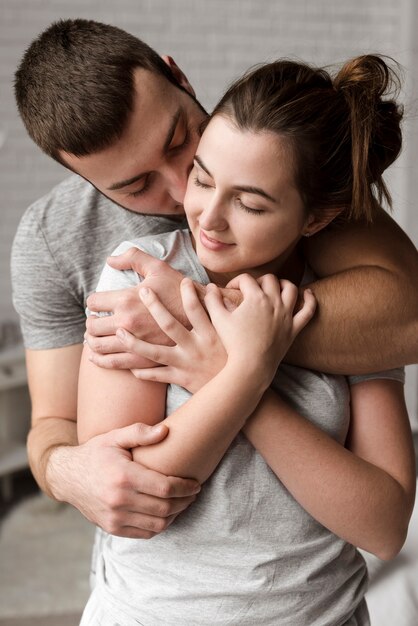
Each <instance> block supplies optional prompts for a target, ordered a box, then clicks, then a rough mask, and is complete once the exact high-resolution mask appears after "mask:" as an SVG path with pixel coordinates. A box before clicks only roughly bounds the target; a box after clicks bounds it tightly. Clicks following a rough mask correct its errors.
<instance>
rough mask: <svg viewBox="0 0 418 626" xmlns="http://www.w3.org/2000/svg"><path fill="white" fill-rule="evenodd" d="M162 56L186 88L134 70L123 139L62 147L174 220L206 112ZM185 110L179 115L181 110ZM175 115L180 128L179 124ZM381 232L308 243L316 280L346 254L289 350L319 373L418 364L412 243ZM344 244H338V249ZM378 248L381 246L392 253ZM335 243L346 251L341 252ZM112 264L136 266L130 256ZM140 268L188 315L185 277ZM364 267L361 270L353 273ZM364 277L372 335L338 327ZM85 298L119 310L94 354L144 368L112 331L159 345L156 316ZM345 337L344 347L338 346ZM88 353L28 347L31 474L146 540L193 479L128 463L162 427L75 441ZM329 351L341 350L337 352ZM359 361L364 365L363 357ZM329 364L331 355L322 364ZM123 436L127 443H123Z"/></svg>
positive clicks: (99, 518)
mask: <svg viewBox="0 0 418 626" xmlns="http://www.w3.org/2000/svg"><path fill="white" fill-rule="evenodd" d="M165 60H166V62H167V63H168V64H169V65H170V67H171V68H172V70H173V72H174V74H175V76H176V77H177V79H178V81H179V84H180V85H181V86H182V87H183V88H184V89H185V91H182V90H179V89H177V88H176V87H175V86H174V85H171V84H170V83H167V82H165V81H164V80H163V79H161V78H160V77H158V76H155V75H149V74H148V72H146V71H145V70H137V73H136V78H137V79H138V82H140V85H139V86H138V99H139V100H138V101H139V105H138V107H139V108H138V118H137V115H136V110H135V114H134V115H133V117H132V119H131V120H130V122H129V124H128V127H127V129H126V132H125V133H124V134H123V135H122V137H121V138H120V139H119V140H118V141H116V142H115V143H114V144H113V145H111V146H110V147H109V148H107V149H105V150H103V151H100V152H98V153H95V154H93V155H89V156H86V157H81V158H77V157H75V156H74V155H70V154H64V153H63V154H62V155H61V156H62V158H63V160H64V162H65V163H66V164H67V165H68V166H69V167H70V168H71V169H72V170H73V171H75V172H77V173H79V174H80V175H81V176H83V177H84V178H86V179H87V180H89V181H90V182H91V183H92V184H93V185H94V186H96V187H97V189H99V190H100V191H102V192H103V193H105V195H107V196H108V197H109V198H112V199H114V200H115V201H116V202H117V203H118V204H121V205H122V206H126V207H127V208H129V209H131V210H134V211H137V212H140V213H150V212H158V213H160V214H161V213H164V214H171V215H172V214H173V212H174V217H177V216H179V215H180V214H181V212H182V209H181V202H182V198H183V195H184V190H185V188H186V183H187V177H188V174H189V172H190V169H191V167H192V159H193V155H194V152H195V148H196V145H197V141H198V128H199V125H200V123H201V121H202V120H203V119H204V117H205V114H204V112H203V111H202V109H201V108H200V106H199V105H198V104H196V102H195V100H194V99H192V98H191V97H190V94H192V93H193V92H192V89H191V87H190V85H189V83H188V82H187V79H186V78H185V77H184V75H183V74H182V73H181V72H180V70H179V69H178V68H177V67H176V66H175V64H174V62H173V61H172V60H171V59H169V58H167V59H165ZM161 81H162V82H161ZM142 85H144V87H142ZM145 87H146V88H145ZM161 93H163V94H164V97H163V98H161ZM150 94H153V95H154V99H152V98H151V97H150V98H149V100H147V97H148V96H149V95H150ZM162 102H164V107H163V108H161V103H162ZM179 111H180V116H179V117H177V118H176V116H177V114H178V112H179ZM139 118H140V119H141V120H142V123H141V122H140V121H138V119H139ZM176 119H177V125H174V126H173V120H174V121H176ZM144 121H145V122H146V123H144ZM144 129H152V133H153V134H152V140H148V132H145V131H144ZM171 133H172V134H171ZM144 173H146V176H145V177H141V178H139V179H138V180H136V181H135V183H131V184H130V185H126V186H124V187H123V188H118V189H115V188H113V189H110V188H111V187H112V186H113V187H114V186H115V184H117V185H119V184H120V183H121V182H123V181H125V182H126V181H128V180H130V179H132V178H135V177H138V176H140V175H141V174H144ZM145 186H146V187H145ZM144 189H145V190H144ZM139 192H140V193H139ZM133 194H135V195H133ZM374 232H375V231H372V232H371V233H370V236H369V237H368V240H367V246H366V247H364V246H363V245H362V246H361V249H357V245H356V239H355V237H354V239H353V237H351V236H350V234H349V232H348V230H347V231H344V233H336V234H333V235H332V236H329V237H328V238H327V237H325V240H324V246H325V247H326V254H325V253H324V256H329V259H327V261H325V262H323V263H322V264H321V261H320V259H321V255H322V254H323V253H322V252H321V251H320V250H318V249H316V248H315V246H313V247H312V250H313V252H312V253H311V252H310V251H309V246H310V245H311V240H309V243H308V249H307V256H308V259H309V262H310V264H311V265H312V267H313V269H314V270H315V271H317V267H316V266H318V267H319V269H320V271H319V272H317V273H318V274H319V275H320V276H326V275H327V274H332V273H333V272H334V258H336V256H337V257H338V256H339V262H340V267H341V269H340V273H339V274H338V277H333V278H327V279H326V280H325V281H320V282H318V283H315V285H312V289H313V291H314V292H315V295H316V297H317V299H318V301H319V303H320V307H319V314H318V315H317V316H316V317H315V319H314V320H313V322H312V324H310V325H309V327H311V328H312V330H310V328H309V327H308V328H307V329H306V330H305V331H304V333H303V335H302V337H303V342H302V343H300V344H299V347H298V345H297V341H296V342H295V346H296V348H292V350H291V352H290V353H289V354H288V357H287V358H288V360H290V361H291V362H296V363H299V364H301V365H306V366H311V367H315V366H316V367H318V368H320V369H324V371H330V370H331V371H339V370H341V369H342V368H345V369H346V371H351V372H355V371H361V370H362V369H363V370H365V371H371V370H375V369H378V368H381V367H384V366H390V365H399V364H400V363H405V362H413V361H414V360H416V356H417V353H418V347H417V340H416V337H417V336H418V332H417V317H418V316H417V311H418V293H417V290H415V291H414V290H413V289H412V284H413V281H412V277H413V276H414V275H415V276H416V273H417V270H418V258H417V254H416V250H415V248H414V247H413V246H412V244H411V243H410V242H408V241H407V240H406V239H405V235H404V234H403V233H402V231H400V229H398V228H397V227H396V226H395V225H394V223H393V222H391V221H390V220H389V223H388V222H387V221H384V223H381V222H379V220H378V230H377V236H376V237H375V236H374ZM313 239H315V237H314V238H312V240H313ZM341 241H343V243H344V245H343V246H340V242H341ZM350 241H351V243H350ZM382 242H383V245H382ZM389 244H390V245H389ZM382 250H386V251H385V253H382ZM400 250H403V251H404V252H403V255H404V256H403V258H402V261H399V258H400V256H399V251H400ZM336 251H339V252H341V251H342V252H341V254H340V255H336ZM362 259H364V262H362V263H361V264H362V265H366V267H359V268H358V270H354V275H353V270H350V271H349V269H348V268H352V267H353V265H356V264H358V263H359V262H360V261H359V260H362ZM115 263H116V264H117V263H119V264H120V265H123V264H124V263H125V264H127V266H128V265H129V266H130V264H129V263H130V262H129V261H126V259H125V260H119V261H115ZM134 267H135V269H136V270H137V271H140V273H141V274H143V275H145V276H146V277H147V278H146V281H148V283H149V285H150V286H152V288H153V289H154V290H155V292H156V293H157V294H158V295H159V296H160V298H161V300H162V302H163V303H165V304H167V306H168V307H169V308H170V309H171V310H172V311H173V312H174V313H175V314H176V317H177V318H178V319H182V320H183V321H185V317H184V311H183V309H182V306H181V302H180V300H179V296H178V288H179V285H180V282H181V279H182V276H179V275H178V274H176V273H175V272H174V270H169V269H168V268H167V267H166V266H164V265H163V264H162V263H161V262H157V261H155V260H154V259H150V258H148V257H147V258H145V259H144V257H143V256H142V257H141V258H140V260H139V261H138V257H137V263H136V264H135V265H134ZM330 268H331V271H330ZM357 271H358V272H359V274H360V275H359V276H358V277H357V275H356V272H357ZM360 282H361V284H363V285H364V288H363V290H362V294H363V298H364V300H365V302H364V303H363V306H364V309H363V311H364V318H365V319H366V318H367V327H369V325H370V324H372V326H373V325H374V324H375V322H373V321H371V322H370V317H369V314H370V311H371V310H374V307H372V304H374V303H375V302H376V301H377V300H378V298H379V294H382V295H381V296H380V297H381V299H383V300H384V302H382V303H381V308H380V309H379V310H381V311H382V315H381V319H380V318H379V320H378V324H377V329H378V330H379V332H380V334H379V333H377V334H375V333H369V332H367V333H365V332H364V327H362V326H361V325H358V324H357V323H354V324H353V328H349V329H347V332H346V333H342V332H341V325H339V324H338V323H336V320H337V321H338V317H339V315H340V316H341V317H342V318H343V319H351V317H352V310H351V309H352V302H353V301H354V297H353V294H357V285H358V284H359V283H360ZM146 284H147V283H146ZM373 286H374V288H373ZM406 286H408V289H406ZM376 287H377V289H376ZM388 293H395V294H396V297H394V298H392V297H391V298H388V297H387V295H386V294H388ZM342 294H343V295H344V297H342ZM233 297H234V296H233V295H232V294H231V298H233ZM201 298H202V299H203V298H204V293H201ZM368 298H369V300H370V302H369V301H368ZM337 300H338V305H337V302H336V301H337ZM340 300H341V303H342V304H341V305H340V304H339V302H340ZM327 302H328V303H330V306H329V307H327V306H326V303H327ZM88 306H89V308H90V309H91V310H93V311H96V310H97V311H99V310H107V311H113V313H114V315H113V316H111V317H110V318H108V319H104V318H103V319H99V320H93V319H91V318H90V320H89V321H88V330H89V335H88V340H89V344H90V346H91V347H92V348H93V349H97V350H98V352H97V353H94V355H93V356H92V358H93V359H95V361H96V362H100V364H101V365H104V366H107V367H109V366H110V367H122V368H135V367H140V366H141V365H143V358H142V357H140V356H139V357H138V356H137V355H136V354H134V353H123V352H122V351H123V344H122V343H121V342H120V340H119V339H118V338H117V337H116V336H115V332H116V330H117V328H118V327H122V326H123V327H125V328H127V329H128V330H132V331H134V332H135V333H137V334H138V333H139V331H138V329H139V328H142V329H144V328H145V332H144V331H143V333H142V337H143V338H145V339H150V340H153V341H154V342H158V340H161V336H162V335H161V331H159V329H158V328H157V326H156V325H155V324H151V323H150V316H149V314H148V312H147V310H146V308H145V307H144V306H143V305H142V304H141V303H140V301H139V299H138V294H137V291H136V290H134V289H133V290H131V291H130V292H129V293H126V292H125V293H124V294H95V296H94V297H92V298H91V299H89V302H88ZM401 308H402V316H401V319H400V316H399V311H400V309H401ZM337 311H339V313H337ZM359 315H360V314H359ZM360 317H361V315H360ZM108 325H110V327H109V326H108ZM331 327H332V328H335V332H334V335H336V337H337V338H338V339H339V341H337V340H336V337H335V336H333V337H332V342H329V343H327V341H328V333H329V330H330V328H331ZM377 329H376V330H377ZM376 337H377V338H378V339H376ZM381 337H384V342H383V343H384V345H385V347H386V348H387V349H388V351H387V354H389V355H390V357H391V358H392V362H382V355H381V353H380V351H379V344H380V343H381ZM344 338H345V341H344ZM338 345H340V346H341V349H340V351H339V350H338V349H337V346H338ZM318 346H321V349H319V348H318ZM353 346H354V347H356V346H361V349H358V350H357V351H356V350H353ZM363 347H364V348H365V349H363ZM390 347H392V349H390ZM81 352H82V346H81V345H77V346H69V347H64V348H59V349H57V350H39V351H30V350H29V351H28V353H27V365H28V375H29V385H30V392H31V398H32V406H33V413H32V429H31V431H30V434H29V439H28V454H29V459H30V464H31V468H32V471H33V473H34V476H35V478H36V479H37V481H38V483H39V484H40V486H41V488H42V489H44V490H45V491H46V492H47V493H49V494H50V495H51V496H52V497H55V498H56V499H58V500H65V501H67V502H70V503H71V504H73V505H74V506H76V507H77V508H78V509H79V510H80V511H81V512H82V513H83V514H84V515H85V516H86V517H88V518H89V519H90V520H91V521H93V522H94V523H96V524H97V525H99V526H102V527H103V528H104V529H105V530H109V531H110V532H113V533H115V534H121V535H127V536H141V537H151V536H153V534H154V533H155V532H161V531H162V530H164V528H166V527H167V525H168V523H169V521H170V520H171V519H172V516H173V515H174V514H176V513H177V512H178V510H179V507H180V508H181V507H183V508H185V507H186V506H188V505H189V504H190V502H191V501H192V500H193V499H194V497H195V496H194V494H195V492H196V490H198V486H197V485H196V484H195V483H190V482H181V481H178V479H176V478H174V477H166V476H162V475H161V474H159V475H158V474H156V473H153V474H152V475H150V474H149V473H148V472H145V470H144V468H141V467H140V466H138V465H134V464H133V463H132V459H131V457H130V456H129V453H127V450H129V449H130V448H132V447H134V446H135V445H147V444H149V443H154V442H155V441H158V440H159V439H161V438H162V437H164V436H165V435H166V431H164V430H163V431H154V432H153V431H149V430H147V429H146V428H145V427H142V428H138V429H137V430H135V431H133V430H132V429H129V430H128V431H127V433H126V437H125V436H122V434H121V433H120V431H118V432H115V433H113V434H112V433H108V434H107V435H106V437H104V438H103V437H102V438H94V439H91V440H89V441H88V443H86V444H85V445H82V446H78V445H77V434H76V420H77V392H76V389H77V378H78V364H79V361H80V357H81ZM104 353H105V354H104ZM333 355H337V356H336V358H334V360H332V359H333ZM364 355H366V356H364ZM101 357H103V358H102V359H101ZM386 358H387V359H388V361H390V358H388V357H386ZM361 359H364V363H362V362H360V361H361ZM324 360H325V361H326V363H323V361H324ZM395 361H396V362H395ZM377 362H378V363H379V366H378V367H377ZM51 380H53V381H54V385H53V389H54V391H53V392H52V393H51V385H50V384H48V385H47V384H46V382H45V381H51ZM69 390H70V392H69ZM122 440H123V441H124V442H125V445H124V446H123V445H122V444H121V443H120V442H121V441H122ZM93 459H94V460H93ZM110 467H112V468H115V467H117V468H118V471H112V472H111V471H109V470H108V468H110ZM85 476H89V484H86V481H85V480H84V477H85ZM144 491H145V494H144ZM161 496H162V497H161ZM133 527H134V528H135V529H136V530H135V532H133V531H132V528H133ZM127 529H128V530H127Z"/></svg>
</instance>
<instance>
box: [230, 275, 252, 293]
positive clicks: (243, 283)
mask: <svg viewBox="0 0 418 626" xmlns="http://www.w3.org/2000/svg"><path fill="white" fill-rule="evenodd" d="M228 287H230V288H232V289H239V290H240V291H241V292H242V293H244V292H243V289H247V290H248V289H251V288H257V289H259V285H258V283H257V281H256V279H255V278H253V277H252V276H250V274H239V275H238V276H235V278H233V279H232V280H231V281H230V282H229V283H228Z"/></svg>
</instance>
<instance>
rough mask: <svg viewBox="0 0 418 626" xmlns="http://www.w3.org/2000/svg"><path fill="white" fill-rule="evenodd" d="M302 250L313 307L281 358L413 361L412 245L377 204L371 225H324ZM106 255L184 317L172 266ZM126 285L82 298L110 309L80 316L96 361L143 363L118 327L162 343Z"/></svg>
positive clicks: (383, 364)
mask: <svg viewBox="0 0 418 626" xmlns="http://www.w3.org/2000/svg"><path fill="white" fill-rule="evenodd" d="M306 256H307V259H308V262H309V264H310V265H311V267H312V269H313V270H314V272H315V273H316V274H317V275H318V276H319V277H320V279H319V280H317V281H316V282H314V283H312V284H311V285H310V287H311V289H312V291H313V292H314V294H315V296H316V298H317V300H318V308H317V312H316V315H315V317H314V319H313V320H312V321H311V322H310V324H309V325H308V326H307V327H306V328H305V329H304V330H303V331H302V332H301V334H300V335H299V336H298V337H297V339H296V341H295V342H294V344H293V346H292V347H291V349H290V350H289V352H288V354H287V355H286V357H285V359H284V360H285V361H287V362H288V363H292V364H294V365H299V366H301V367H307V368H311V369H317V370H319V371H324V372H330V373H336V374H337V373H342V374H364V373H370V372H373V371H379V370H382V369H390V368H392V367H399V366H401V365H405V364H409V363H415V362H417V361H418V281H417V278H416V277H417V276H418V252H417V250H416V248H415V246H414V245H413V243H412V242H411V241H410V239H409V238H408V237H407V236H406V234H405V233H404V232H403V231H402V229H401V228H400V227H399V226H398V225H397V224H396V223H395V222H394V220H393V219H392V218H391V217H389V216H388V215H387V214H386V213H385V212H384V211H383V210H381V211H380V212H379V214H378V215H377V217H376V219H375V221H374V222H373V225H365V224H363V223H357V224H349V225H345V226H340V227H338V226H334V227H332V228H328V229H326V230H325V231H323V232H321V233H319V234H317V235H315V236H314V237H312V238H311V239H309V240H307V241H306ZM110 263H111V265H112V266H113V267H115V268H117V269H128V268H129V269H130V268H132V269H134V270H135V271H136V272H137V273H138V274H142V275H145V277H146V279H145V281H144V283H145V284H147V285H149V286H150V287H151V288H152V289H153V290H154V291H155V292H156V293H157V294H158V295H159V297H160V298H161V300H162V301H163V302H164V304H165V305H166V306H167V308H168V309H169V310H170V311H171V312H172V313H173V314H174V315H175V317H176V318H177V319H179V320H180V321H182V323H186V320H185V317H184V314H183V312H182V310H181V306H180V302H181V301H180V296H179V294H178V286H179V283H180V281H181V278H182V276H181V275H180V274H179V272H176V271H175V270H173V269H172V268H170V267H169V266H168V265H167V264H166V263H164V262H163V261H160V260H157V259H153V258H152V257H150V256H149V255H147V254H146V253H144V252H142V251H139V250H136V249H132V250H129V251H128V252H126V253H125V254H124V255H122V256H120V257H114V258H112V259H111V261H110ZM126 293H127V290H125V291H121V292H117V291H113V292H104V293H96V294H94V295H93V296H92V297H91V298H90V299H89V302H88V305H89V308H91V309H92V310H93V311H98V312H100V311H112V312H113V315H112V316H110V317H107V318H106V317H104V318H103V317H102V318H100V317H99V318H89V321H88V330H89V334H88V342H89V345H90V347H91V349H92V350H93V351H94V362H95V363H96V364H97V365H99V366H101V367H107V368H121V369H124V368H125V369H136V368H140V367H144V363H143V358H142V356H140V355H139V354H135V352H133V351H131V352H130V353H127V352H125V351H124V350H125V348H124V345H123V344H122V343H121V342H120V341H119V339H118V338H117V337H116V336H115V332H116V330H117V329H118V328H126V329H127V330H128V331H130V332H131V333H132V334H134V335H135V336H136V337H138V338H140V339H146V340H147V341H151V342H152V343H158V344H162V343H166V338H165V340H164V339H163V335H162V334H161V332H160V330H159V329H158V327H152V326H151V325H150V324H149V323H147V325H146V327H145V326H144V311H143V305H142V304H141V302H140V300H139V297H138V295H137V291H135V288H131V291H130V292H129V296H130V297H129V306H128V305H127V302H128V300H127V299H126ZM225 293H226V292H225ZM198 294H199V298H200V299H201V301H203V299H204V294H205V288H204V287H200V289H198ZM233 295H234V290H228V292H227V297H228V299H232V298H233ZM235 304H236V305H237V304H239V297H238V296H237V298H236V300H235ZM152 329H153V330H154V334H152ZM147 333H148V334H147Z"/></svg>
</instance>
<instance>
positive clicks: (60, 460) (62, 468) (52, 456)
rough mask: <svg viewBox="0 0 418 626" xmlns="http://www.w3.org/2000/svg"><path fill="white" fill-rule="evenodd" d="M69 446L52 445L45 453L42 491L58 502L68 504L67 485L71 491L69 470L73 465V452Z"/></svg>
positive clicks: (72, 448)
mask: <svg viewBox="0 0 418 626" xmlns="http://www.w3.org/2000/svg"><path fill="white" fill-rule="evenodd" d="M74 449H75V447H74V446H70V445H54V446H51V448H50V449H49V450H47V451H46V452H45V455H44V459H43V463H44V468H45V469H44V476H45V482H44V485H43V491H45V493H46V494H47V495H48V496H49V497H50V498H53V499H54V500H57V501H58V502H70V500H69V498H68V493H67V485H68V484H69V485H70V489H71V481H72V478H71V468H72V466H73V465H74V458H73V455H72V453H73V451H74Z"/></svg>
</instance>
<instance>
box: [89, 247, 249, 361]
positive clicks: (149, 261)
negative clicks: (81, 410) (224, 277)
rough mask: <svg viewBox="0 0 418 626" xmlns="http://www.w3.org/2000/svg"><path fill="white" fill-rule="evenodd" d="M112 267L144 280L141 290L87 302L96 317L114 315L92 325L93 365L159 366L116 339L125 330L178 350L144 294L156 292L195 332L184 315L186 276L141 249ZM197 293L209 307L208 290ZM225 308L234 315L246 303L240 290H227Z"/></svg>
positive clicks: (100, 295)
mask: <svg viewBox="0 0 418 626" xmlns="http://www.w3.org/2000/svg"><path fill="white" fill-rule="evenodd" d="M107 262H108V264H109V265H110V266H111V267H113V268H114V269H118V270H133V271H135V272H136V273H137V274H139V275H141V276H143V277H144V280H143V282H142V283H141V285H140V287H130V288H129V289H120V290H116V291H103V292H98V293H94V294H92V295H91V296H89V298H88V299H87V306H88V308H89V309H90V310H91V311H92V312H94V313H102V312H110V313H112V315H107V316H103V317H97V316H95V315H92V316H90V317H89V318H88V319H87V323H86V326H87V332H86V334H85V339H86V341H87V343H88V345H89V348H90V349H91V350H92V353H93V354H92V356H91V360H92V361H93V363H95V364H96V365H98V366H99V367H104V368H107V369H131V370H135V369H139V368H144V367H152V366H153V365H154V364H153V363H152V362H151V361H149V360H147V359H144V358H143V357H142V356H140V355H139V354H135V353H134V352H126V346H125V345H124V344H123V343H122V342H121V341H120V340H119V339H118V337H117V336H116V331H117V329H118V328H123V329H124V330H127V331H128V332H129V333H131V334H132V336H133V337H136V338H137V339H139V340H142V341H147V342H148V343H151V344H156V345H173V342H172V341H171V339H170V338H169V337H168V336H167V335H166V334H165V333H164V332H162V330H161V329H160V327H159V326H158V325H157V324H156V323H155V321H154V319H153V318H152V316H151V315H150V314H149V312H148V309H147V308H146V307H145V306H144V305H143V303H142V302H141V300H140V298H139V288H144V287H150V288H151V289H152V291H153V292H154V293H155V294H156V295H157V296H158V298H159V300H160V301H161V302H162V304H163V305H164V307H165V308H166V309H167V310H168V311H169V312H170V314H171V315H172V316H173V317H174V318H175V319H176V320H178V321H179V322H180V323H181V324H182V325H183V326H184V327H185V328H189V329H190V327H191V325H190V322H189V319H188V317H187V315H186V313H185V312H184V308H183V304H182V300H181V295H180V284H181V281H182V280H183V278H184V276H183V274H182V273H181V272H178V271H177V270H175V269H173V268H172V267H170V265H169V264H168V263H166V262H165V261H160V260H159V259H155V258H154V257H152V256H150V255H149V254H147V253H146V252H143V251H142V250H139V249H138V248H130V249H129V250H127V251H126V252H125V253H124V254H121V255H120V256H114V257H109V258H108V260H107ZM195 289H196V293H197V295H198V298H199V300H200V302H201V303H202V304H204V299H205V294H206V288H205V287H204V286H203V285H199V284H195ZM222 294H223V296H224V300H225V305H226V307H227V308H228V309H229V310H232V309H234V308H235V307H236V306H238V305H239V304H240V303H241V301H242V295H241V293H240V291H239V289H224V290H222Z"/></svg>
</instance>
